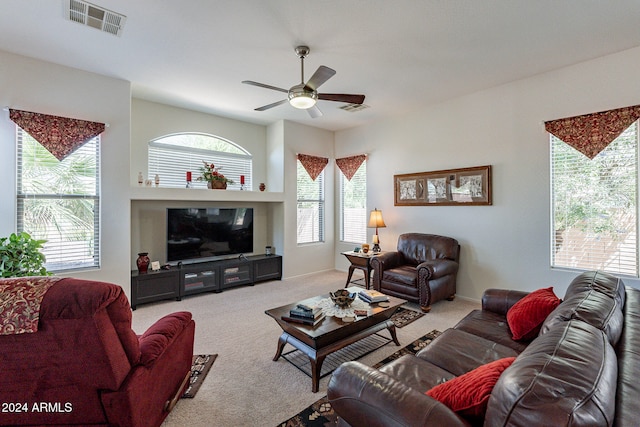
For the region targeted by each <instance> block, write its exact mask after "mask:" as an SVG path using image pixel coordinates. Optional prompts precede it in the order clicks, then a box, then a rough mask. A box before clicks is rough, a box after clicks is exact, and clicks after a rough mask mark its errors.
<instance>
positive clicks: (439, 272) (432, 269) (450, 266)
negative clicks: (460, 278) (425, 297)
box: [416, 258, 459, 280]
mask: <svg viewBox="0 0 640 427" xmlns="http://www.w3.org/2000/svg"><path fill="white" fill-rule="evenodd" d="M458 267H459V264H458V263H457V262H456V261H452V260H450V259H443V258H440V259H432V260H429V261H425V262H423V263H420V264H418V266H417V267H416V269H417V271H418V275H420V270H421V269H424V270H426V271H427V274H426V278H427V280H433V279H439V278H440V277H444V276H447V275H449V274H454V273H457V272H458Z"/></svg>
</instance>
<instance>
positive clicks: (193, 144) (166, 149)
mask: <svg viewBox="0 0 640 427" xmlns="http://www.w3.org/2000/svg"><path fill="white" fill-rule="evenodd" d="M148 153H149V163H148V174H149V175H148V176H149V178H150V179H153V178H154V177H155V175H158V176H159V178H160V187H172V188H184V187H185V186H186V183H187V172H191V176H192V186H193V187H195V188H206V187H207V183H206V181H198V180H197V178H198V177H199V176H200V173H201V168H202V166H203V162H207V163H213V164H214V165H215V166H216V168H220V169H219V171H220V173H222V174H223V175H224V176H225V177H226V178H228V179H231V180H232V181H233V184H229V185H228V186H227V188H228V189H232V190H233V189H236V190H239V189H240V186H241V177H244V188H245V189H249V190H250V189H251V188H252V187H251V174H252V163H253V162H252V156H251V154H250V153H249V152H248V151H247V150H245V149H244V148H242V147H240V146H238V145H237V144H235V143H233V142H231V141H229V140H226V139H224V138H220V137H217V136H214V135H208V134H203V133H178V134H173V135H166V136H163V137H160V138H157V139H154V140H153V141H150V142H149V149H148Z"/></svg>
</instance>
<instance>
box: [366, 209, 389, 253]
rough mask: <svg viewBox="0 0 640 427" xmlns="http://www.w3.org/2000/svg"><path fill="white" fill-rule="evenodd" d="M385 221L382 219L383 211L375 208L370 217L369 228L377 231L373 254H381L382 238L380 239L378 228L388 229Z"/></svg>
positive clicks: (374, 237)
mask: <svg viewBox="0 0 640 427" xmlns="http://www.w3.org/2000/svg"><path fill="white" fill-rule="evenodd" d="M386 226H387V225H386V224H385V223H384V219H382V211H379V210H378V209H376V208H374V209H373V210H372V211H371V215H369V226H368V227H369V228H374V227H375V229H376V234H375V235H374V236H373V252H380V238H379V237H378V227H386Z"/></svg>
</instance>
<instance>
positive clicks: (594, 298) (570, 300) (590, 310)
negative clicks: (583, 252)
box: [540, 271, 625, 346]
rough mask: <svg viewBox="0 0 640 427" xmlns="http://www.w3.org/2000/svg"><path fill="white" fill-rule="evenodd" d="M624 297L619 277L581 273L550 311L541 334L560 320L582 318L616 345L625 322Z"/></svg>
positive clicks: (596, 272)
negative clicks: (623, 311)
mask: <svg viewBox="0 0 640 427" xmlns="http://www.w3.org/2000/svg"><path fill="white" fill-rule="evenodd" d="M624 300H625V286H624V283H623V282H622V280H621V279H620V278H617V277H615V276H612V275H610V274H607V273H603V272H599V271H588V272H585V273H582V274H580V275H579V276H577V277H576V278H575V279H573V281H572V282H571V284H570V285H569V287H568V288H567V292H566V294H565V297H564V301H563V302H562V304H560V305H559V306H558V307H557V308H556V309H555V310H554V311H553V312H551V314H549V316H548V317H547V319H546V320H545V321H544V323H543V324H542V328H541V330H540V333H541V334H544V333H546V332H547V331H549V330H550V329H552V328H553V327H554V326H555V325H557V324H558V323H563V322H566V321H568V320H574V319H575V320H581V321H583V322H586V323H589V324H590V325H592V326H595V327H596V328H598V329H600V330H602V331H604V332H605V333H606V334H607V337H608V338H609V342H610V343H611V345H613V346H615V345H616V343H617V342H618V340H619V339H620V334H621V333H622V327H623V325H624V316H623V313H622V307H624Z"/></svg>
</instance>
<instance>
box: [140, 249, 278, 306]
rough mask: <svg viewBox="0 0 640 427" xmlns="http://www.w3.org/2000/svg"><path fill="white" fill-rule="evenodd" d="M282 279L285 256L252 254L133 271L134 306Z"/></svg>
mask: <svg viewBox="0 0 640 427" xmlns="http://www.w3.org/2000/svg"><path fill="white" fill-rule="evenodd" d="M274 279H277V280H280V279H282V256H280V255H251V256H247V257H236V258H230V259H223V260H217V261H205V262H196V263H193V264H182V263H180V264H179V265H178V266H177V267H172V268H171V269H170V270H159V271H149V272H148V273H145V274H139V273H138V272H137V271H135V270H134V271H132V272H131V308H132V309H134V310H135V309H136V307H137V306H138V304H144V303H147V302H153V301H160V300H164V299H173V298H175V299H176V300H177V301H180V300H181V299H182V297H183V296H187V295H195V294H199V293H202V292H221V291H222V290H224V289H228V288H232V287H234V286H240V285H251V286H253V284H255V283H257V282H262V281H266V280H274Z"/></svg>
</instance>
